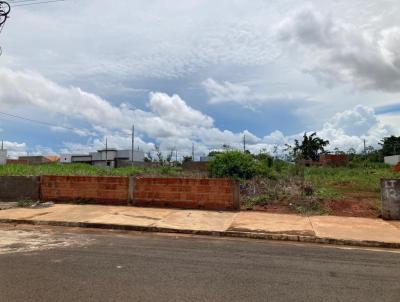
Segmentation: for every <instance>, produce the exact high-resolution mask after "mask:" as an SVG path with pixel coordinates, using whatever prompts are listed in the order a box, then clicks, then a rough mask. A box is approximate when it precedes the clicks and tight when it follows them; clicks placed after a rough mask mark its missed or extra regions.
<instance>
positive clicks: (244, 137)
mask: <svg viewBox="0 0 400 302" xmlns="http://www.w3.org/2000/svg"><path fill="white" fill-rule="evenodd" d="M244 152H246V134H243V153H244Z"/></svg>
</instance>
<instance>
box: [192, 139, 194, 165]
mask: <svg viewBox="0 0 400 302" xmlns="http://www.w3.org/2000/svg"><path fill="white" fill-rule="evenodd" d="M192 161H194V143H193V144H192Z"/></svg>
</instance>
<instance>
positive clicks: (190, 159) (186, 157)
mask: <svg viewBox="0 0 400 302" xmlns="http://www.w3.org/2000/svg"><path fill="white" fill-rule="evenodd" d="M191 161H192V157H191V156H184V157H183V160H182V162H183V163H188V162H191Z"/></svg>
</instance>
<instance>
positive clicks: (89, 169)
mask: <svg viewBox="0 0 400 302" xmlns="http://www.w3.org/2000/svg"><path fill="white" fill-rule="evenodd" d="M139 174H142V175H180V174H182V169H181V168H177V167H168V166H163V167H155V168H142V167H126V168H116V169H106V168H98V167H94V166H90V165H87V164H45V165H4V166H0V176H5V175H9V176H38V175H80V176H129V175H139Z"/></svg>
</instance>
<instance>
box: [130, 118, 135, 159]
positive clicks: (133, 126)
mask: <svg viewBox="0 0 400 302" xmlns="http://www.w3.org/2000/svg"><path fill="white" fill-rule="evenodd" d="M134 150H135V124H132V154H131V156H132V158H131V160H132V166H133V153H134Z"/></svg>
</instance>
